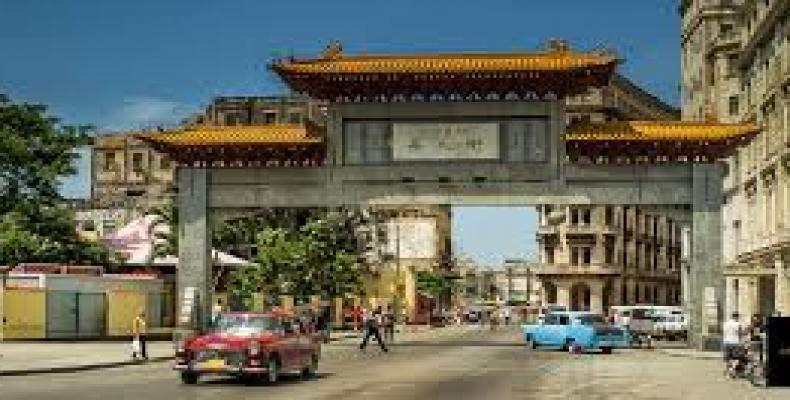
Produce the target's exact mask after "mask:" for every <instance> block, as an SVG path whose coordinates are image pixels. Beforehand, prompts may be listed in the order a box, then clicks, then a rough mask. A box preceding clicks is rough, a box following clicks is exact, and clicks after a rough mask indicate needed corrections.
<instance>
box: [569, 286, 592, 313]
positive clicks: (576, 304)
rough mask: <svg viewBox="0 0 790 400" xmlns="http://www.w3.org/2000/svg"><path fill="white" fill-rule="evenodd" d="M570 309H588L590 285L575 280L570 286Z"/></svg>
mask: <svg viewBox="0 0 790 400" xmlns="http://www.w3.org/2000/svg"><path fill="white" fill-rule="evenodd" d="M570 309H571V310H572V311H589V310H590V285H588V284H586V283H584V282H577V283H575V284H573V286H571V304H570Z"/></svg>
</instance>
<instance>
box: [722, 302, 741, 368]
mask: <svg viewBox="0 0 790 400" xmlns="http://www.w3.org/2000/svg"><path fill="white" fill-rule="evenodd" d="M738 317H739V315H738V313H732V315H731V316H730V319H729V320H727V321H726V322H725V323H724V325H723V326H722V345H723V348H722V353H723V357H724V361H725V362H729V360H731V359H733V358H735V357H736V356H737V354H736V353H738V351H739V350H740V348H741V338H742V337H743V336H744V329H743V326H742V325H741V323H740V322H739V321H738Z"/></svg>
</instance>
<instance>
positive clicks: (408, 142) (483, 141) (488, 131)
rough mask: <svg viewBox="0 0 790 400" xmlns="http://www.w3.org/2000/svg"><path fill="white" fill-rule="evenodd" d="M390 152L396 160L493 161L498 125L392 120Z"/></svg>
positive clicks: (490, 123) (497, 141) (496, 144)
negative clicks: (393, 121) (401, 121)
mask: <svg viewBox="0 0 790 400" xmlns="http://www.w3.org/2000/svg"><path fill="white" fill-rule="evenodd" d="M392 151H393V154H392V158H393V160H396V161H429V160H436V161H441V160H496V159H498V158H499V124H497V123H495V122H486V123H472V122H469V123H466V122H465V123H433V122H431V123H429V122H414V123H395V124H394V125H393V137H392Z"/></svg>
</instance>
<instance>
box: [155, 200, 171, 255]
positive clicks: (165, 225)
mask: <svg viewBox="0 0 790 400" xmlns="http://www.w3.org/2000/svg"><path fill="white" fill-rule="evenodd" d="M148 213H149V214H151V215H154V216H155V217H156V219H155V220H154V223H153V224H151V228H152V229H153V232H152V233H153V237H154V251H153V255H154V256H155V257H167V256H177V255H178V208H176V206H175V205H174V204H173V203H172V202H170V203H167V204H165V205H162V206H159V207H154V208H153V209H151V210H149V211H148Z"/></svg>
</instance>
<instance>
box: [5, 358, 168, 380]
mask: <svg viewBox="0 0 790 400" xmlns="http://www.w3.org/2000/svg"><path fill="white" fill-rule="evenodd" d="M174 359H175V357H173V356H162V357H152V358H150V359H149V360H148V361H147V362H142V361H134V360H127V361H116V362H109V363H98V364H88V365H74V366H68V367H53V368H36V369H17V370H13V369H12V370H4V371H2V370H0V376H25V375H41V374H63V373H69V372H80V371H93V370H98V369H111V368H120V367H127V366H131V365H144V364H148V363H155V362H164V361H171V360H174Z"/></svg>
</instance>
